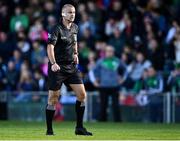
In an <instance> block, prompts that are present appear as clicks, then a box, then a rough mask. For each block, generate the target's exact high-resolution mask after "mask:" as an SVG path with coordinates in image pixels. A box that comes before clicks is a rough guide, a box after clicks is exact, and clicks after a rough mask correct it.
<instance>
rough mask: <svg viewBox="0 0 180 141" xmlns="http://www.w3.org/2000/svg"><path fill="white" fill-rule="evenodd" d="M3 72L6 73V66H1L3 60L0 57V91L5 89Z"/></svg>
mask: <svg viewBox="0 0 180 141" xmlns="http://www.w3.org/2000/svg"><path fill="white" fill-rule="evenodd" d="M5 71H6V66H5V65H4V64H3V59H2V58H1V56H0V90H4V89H5V82H6V78H5Z"/></svg>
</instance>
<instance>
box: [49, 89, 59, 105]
mask: <svg viewBox="0 0 180 141" xmlns="http://www.w3.org/2000/svg"><path fill="white" fill-rule="evenodd" d="M59 95H60V91H49V95H48V104H49V105H53V106H55V105H56V104H57V103H58V100H59Z"/></svg>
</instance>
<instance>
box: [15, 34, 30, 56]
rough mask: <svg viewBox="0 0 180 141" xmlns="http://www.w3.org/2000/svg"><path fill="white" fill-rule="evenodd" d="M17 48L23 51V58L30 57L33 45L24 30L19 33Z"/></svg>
mask: <svg viewBox="0 0 180 141" xmlns="http://www.w3.org/2000/svg"><path fill="white" fill-rule="evenodd" d="M16 44H17V45H16V46H17V48H18V49H19V50H20V51H21V52H22V59H29V57H30V54H31V52H30V51H31V46H30V43H29V42H28V41H27V39H26V35H25V33H24V32H18V33H17V43H16Z"/></svg>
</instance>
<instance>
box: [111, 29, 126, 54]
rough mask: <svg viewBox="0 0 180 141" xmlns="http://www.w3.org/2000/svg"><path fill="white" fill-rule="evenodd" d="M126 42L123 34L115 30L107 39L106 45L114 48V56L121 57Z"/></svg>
mask: <svg viewBox="0 0 180 141" xmlns="http://www.w3.org/2000/svg"><path fill="white" fill-rule="evenodd" d="M125 42H126V36H125V34H124V33H123V32H121V31H120V30H119V28H115V29H114V31H113V36H112V37H110V38H109V41H108V43H109V44H110V45H112V46H113V47H114V48H115V55H117V56H118V57H119V56H120V55H121V53H122V51H123V47H124V45H125Z"/></svg>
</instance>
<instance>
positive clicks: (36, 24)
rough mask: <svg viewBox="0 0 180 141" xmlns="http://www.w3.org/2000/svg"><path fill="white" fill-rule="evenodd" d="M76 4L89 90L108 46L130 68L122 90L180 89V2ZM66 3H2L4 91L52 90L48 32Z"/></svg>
mask: <svg viewBox="0 0 180 141" xmlns="http://www.w3.org/2000/svg"><path fill="white" fill-rule="evenodd" d="M73 3H74V4H75V7H76V20H75V23H76V24H77V25H78V26H79V34H78V46H79V59H80V64H79V66H78V67H79V69H80V71H81V72H82V76H83V78H84V82H85V84H86V87H87V89H88V90H94V86H93V85H92V83H91V81H90V79H91V78H89V76H90V75H89V72H90V71H91V70H92V69H93V68H94V66H95V65H96V62H97V60H98V59H100V58H104V57H105V54H106V53H105V51H106V47H107V46H108V45H111V46H112V47H113V48H114V53H115V56H116V57H117V58H118V59H119V60H120V61H121V63H122V64H123V66H124V69H123V80H121V82H120V85H121V88H124V89H126V90H132V91H133V92H136V93H138V92H140V90H142V89H147V91H148V92H149V93H153V92H154V93H155V92H162V91H167V90H172V89H174V90H176V91H179V90H180V20H179V17H180V1H178V0H94V1H93V0H84V1H83V0H79V1H77V0H76V1H75V0H74V1H73ZM61 7H62V1H61V0H46V1H43V0H28V1H25V0H4V1H3V0H1V1H0V90H1V91H46V90H47V83H46V82H47V81H46V79H47V75H48V74H47V67H48V66H47V63H48V58H47V55H46V46H47V44H46V43H47V39H48V36H47V33H48V30H49V29H50V28H52V27H53V26H54V25H55V24H56V23H58V22H59V20H60V16H61V14H60V13H61V12H60V11H61ZM120 73H122V71H121V72H120ZM153 79H155V80H157V83H156V81H153ZM145 82H147V83H145ZM153 82H154V83H153ZM144 84H145V86H143V85H144ZM151 87H154V88H155V87H156V88H157V91H153V90H152V88H151ZM158 90H160V91H158ZM142 93H143V92H142Z"/></svg>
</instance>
